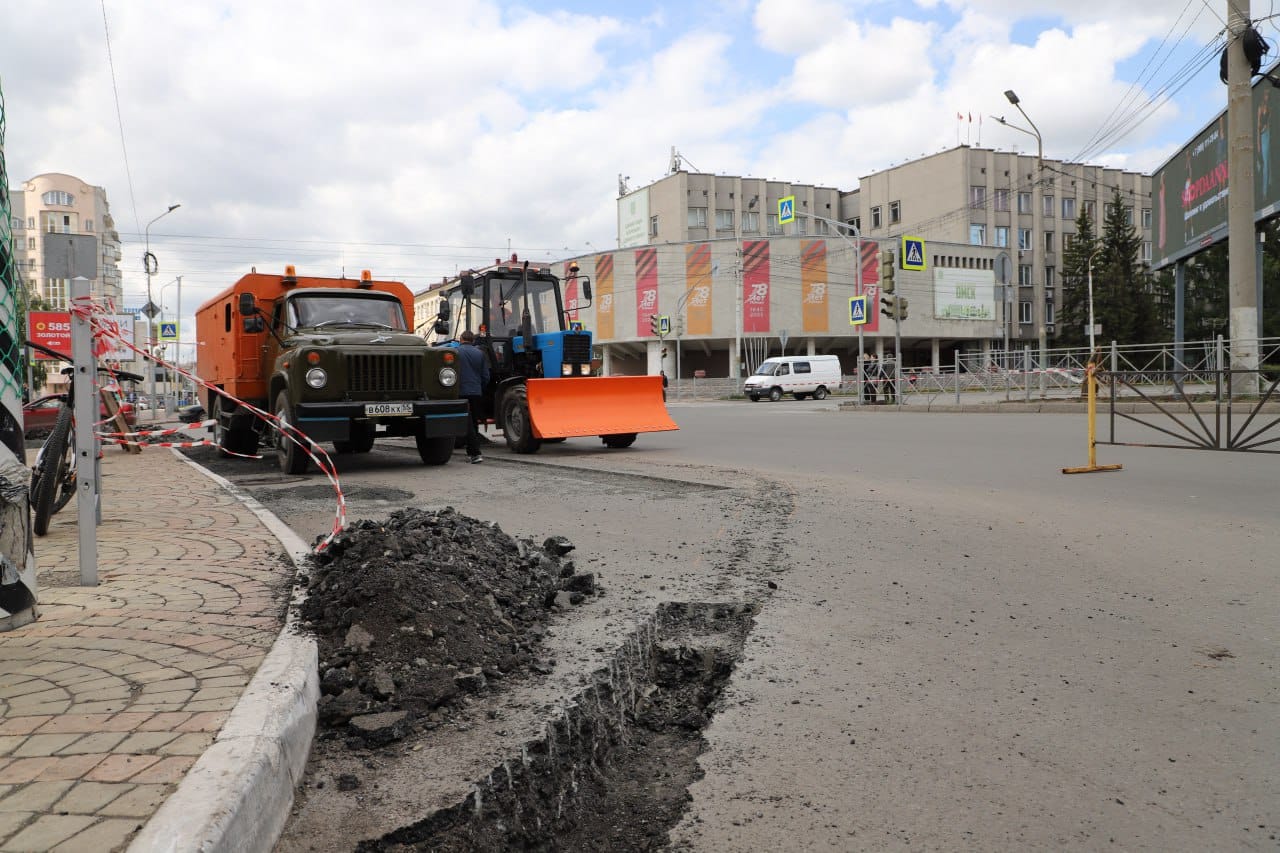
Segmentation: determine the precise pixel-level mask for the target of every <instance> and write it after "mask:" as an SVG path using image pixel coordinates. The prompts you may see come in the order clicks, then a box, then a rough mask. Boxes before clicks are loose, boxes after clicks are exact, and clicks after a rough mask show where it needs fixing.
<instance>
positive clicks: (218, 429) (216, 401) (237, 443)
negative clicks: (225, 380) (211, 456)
mask: <svg viewBox="0 0 1280 853" xmlns="http://www.w3.org/2000/svg"><path fill="white" fill-rule="evenodd" d="M210 396H212V397H213V401H212V402H211V403H210V404H209V405H210V406H211V407H212V410H213V414H212V415H211V416H210V417H211V418H212V419H213V443H214V445H215V446H216V447H217V448H218V455H219V456H229V455H231V454H238V455H240V456H253V455H254V454H255V453H257V452H258V434H257V433H256V432H254V431H253V430H251V429H227V428H226V425H225V424H224V423H223V419H224V418H225V417H227V416H226V415H224V414H223V411H222V410H223V406H224V401H223V399H222V397H221V396H219V395H217V394H211V395H210Z"/></svg>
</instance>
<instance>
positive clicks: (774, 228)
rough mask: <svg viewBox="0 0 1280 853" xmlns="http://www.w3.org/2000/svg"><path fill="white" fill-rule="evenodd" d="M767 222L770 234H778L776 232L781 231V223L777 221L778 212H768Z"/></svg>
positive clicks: (779, 232)
mask: <svg viewBox="0 0 1280 853" xmlns="http://www.w3.org/2000/svg"><path fill="white" fill-rule="evenodd" d="M768 224H769V233H770V234H773V235H778V234H781V233H782V225H781V224H779V222H778V214H776V213H770V214H769V219H768Z"/></svg>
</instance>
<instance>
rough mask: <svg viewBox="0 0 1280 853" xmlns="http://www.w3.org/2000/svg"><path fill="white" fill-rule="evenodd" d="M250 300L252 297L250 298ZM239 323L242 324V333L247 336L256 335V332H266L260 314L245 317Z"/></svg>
mask: <svg viewBox="0 0 1280 853" xmlns="http://www.w3.org/2000/svg"><path fill="white" fill-rule="evenodd" d="M249 298H250V299H252V298H253V297H252V296H250V297H249ZM241 322H243V323H244V331H245V334H247V335H256V334H257V333H258V332H265V331H266V330H267V321H266V320H263V319H262V315H261V314H254V315H253V316H252V317H245V318H244V320H242V321H241Z"/></svg>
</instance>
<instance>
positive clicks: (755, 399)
mask: <svg viewBox="0 0 1280 853" xmlns="http://www.w3.org/2000/svg"><path fill="white" fill-rule="evenodd" d="M750 397H751V402H753V403H759V402H760V395H759V394H751V395H750Z"/></svg>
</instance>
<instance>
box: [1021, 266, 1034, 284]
mask: <svg viewBox="0 0 1280 853" xmlns="http://www.w3.org/2000/svg"><path fill="white" fill-rule="evenodd" d="M1018 285H1019V286H1021V287H1030V286H1031V264H1018Z"/></svg>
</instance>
